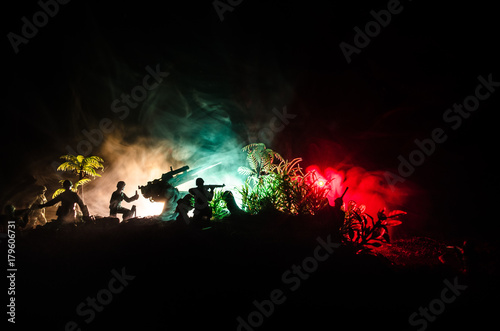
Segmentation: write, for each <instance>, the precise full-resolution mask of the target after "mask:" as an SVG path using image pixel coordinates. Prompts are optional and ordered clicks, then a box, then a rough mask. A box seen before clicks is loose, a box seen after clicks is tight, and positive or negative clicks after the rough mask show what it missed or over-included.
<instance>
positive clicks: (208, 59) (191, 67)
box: [1, 0, 500, 237]
mask: <svg viewBox="0 0 500 331" xmlns="http://www.w3.org/2000/svg"><path fill="white" fill-rule="evenodd" d="M239 2H240V1H233V3H239ZM388 4H389V6H390V7H391V8H392V9H393V10H394V11H397V12H398V13H397V14H392V15H391V18H390V22H389V23H388V24H386V26H385V27H380V31H375V32H373V33H372V34H373V35H374V36H373V37H370V41H369V43H367V45H366V46H365V47H362V48H359V49H358V51H357V52H358V53H352V54H351V56H350V63H348V61H347V60H346V57H345V55H344V54H343V52H342V49H341V47H340V46H339V45H340V44H341V43H342V42H345V43H348V44H350V45H352V46H355V41H354V39H355V36H356V34H357V32H356V31H355V30H354V28H355V27H359V29H361V30H363V31H364V30H365V26H366V24H367V23H369V22H371V21H374V17H373V15H372V14H371V13H370V12H371V11H374V12H375V13H379V12H380V11H381V10H387V8H388ZM40 8H41V7H40V6H39V4H38V3H37V2H36V1H22V2H21V1H19V2H11V3H9V4H8V10H4V11H3V17H2V22H3V23H4V24H3V31H4V42H3V45H4V48H3V54H4V56H3V64H4V70H3V73H4V81H5V83H6V84H5V85H4V86H6V88H7V90H6V93H5V95H4V98H5V101H6V102H4V103H3V117H2V121H1V123H2V135H3V136H4V139H3V140H2V141H3V144H2V154H3V160H2V169H3V171H2V180H1V182H2V184H1V186H2V191H3V192H2V195H1V204H2V206H3V205H4V204H6V203H7V202H12V203H14V204H16V203H18V204H20V205H22V204H23V203H25V202H24V201H23V200H16V199H20V197H19V196H18V195H17V193H18V192H19V191H22V190H24V189H26V187H28V186H29V185H31V184H33V182H32V181H30V179H29V178H32V177H34V178H35V179H36V183H37V184H43V185H47V186H48V187H49V192H50V193H51V192H52V191H53V190H55V189H56V188H57V179H54V178H53V177H52V176H53V168H52V166H51V164H52V163H53V162H54V161H57V160H58V156H60V155H63V154H66V153H67V152H68V151H67V148H66V146H68V145H69V146H71V148H73V149H75V150H76V149H77V146H78V143H79V142H80V141H82V139H85V137H84V136H83V135H82V130H87V131H91V130H93V129H96V128H98V127H99V123H100V122H101V121H102V119H105V118H106V119H110V123H112V125H114V126H115V130H114V131H113V137H116V136H118V137H119V139H120V140H121V141H122V142H124V144H131V145H133V144H135V143H137V142H138V141H141V143H142V144H147V141H150V140H151V141H155V139H165V138H167V139H168V140H169V141H170V142H172V144H175V143H176V142H177V143H178V144H179V145H177V146H172V147H169V148H174V149H176V150H178V149H179V150H182V148H184V147H186V148H187V147H188V146H187V144H189V146H191V147H192V146H196V147H199V148H200V149H201V150H202V151H203V153H202V154H203V156H205V155H208V154H209V153H210V152H211V151H221V150H222V151H225V148H226V147H227V146H225V145H224V144H223V143H222V142H221V141H218V140H217V139H218V138H217V137H216V135H217V134H222V133H223V132H226V131H224V130H228V131H227V134H228V137H231V139H233V140H234V141H236V142H237V143H238V144H240V146H239V147H241V146H243V145H244V144H246V143H248V142H256V141H258V140H262V139H258V138H259V137H260V138H262V129H263V128H268V127H269V125H270V124H269V123H270V121H272V118H273V117H274V116H276V115H275V113H273V111H272V110H273V109H276V110H277V111H278V112H279V113H282V112H283V108H284V107H286V111H287V112H288V114H293V116H294V117H293V119H292V118H290V121H289V123H288V124H286V125H285V126H284V129H283V130H280V131H279V132H275V133H274V134H273V137H264V138H268V139H267V141H265V143H266V144H267V145H268V147H270V148H273V149H274V150H276V151H278V152H280V153H281V154H282V155H284V156H285V157H287V158H294V157H302V158H303V159H304V161H303V162H304V165H312V164H315V165H318V166H320V167H327V166H329V165H334V164H338V163H342V164H347V165H353V166H359V167H363V168H364V169H366V170H367V171H379V172H381V173H384V172H386V171H390V172H392V173H395V174H397V173H398V165H399V163H400V160H399V159H398V156H400V155H402V156H403V157H404V158H406V159H408V156H409V154H410V153H411V152H412V151H414V150H415V149H416V148H417V146H416V145H415V142H414V141H415V139H419V141H423V140H424V139H428V138H430V137H431V136H432V132H433V130H435V129H436V128H441V129H442V130H443V132H444V134H445V135H446V137H447V138H446V141H444V142H442V143H437V144H436V146H435V150H434V151H433V152H432V153H430V155H429V156H426V157H425V161H424V162H423V163H422V164H421V165H419V166H417V167H415V171H414V172H413V173H412V174H411V175H410V176H408V177H407V178H406V180H405V182H404V183H400V184H397V185H401V189H402V190H403V191H404V192H406V193H407V194H408V196H407V197H406V200H405V205H404V206H401V208H403V209H406V210H407V211H409V214H410V215H411V217H410V220H409V222H411V224H408V225H407V228H406V229H407V231H408V232H409V233H411V232H412V231H413V232H414V233H416V234H432V235H434V236H443V237H445V236H447V235H450V233H453V234H457V235H458V236H460V235H465V234H467V233H471V232H473V233H477V234H478V235H494V234H493V233H492V231H490V230H489V229H490V228H491V226H493V224H495V223H496V221H497V220H496V219H495V218H496V216H495V215H496V212H497V211H496V206H497V201H498V198H499V194H498V190H497V186H498V184H499V176H498V172H497V166H496V164H497V161H496V155H495V154H496V151H498V148H497V141H498V139H497V131H498V124H497V122H496V119H497V118H498V116H497V115H496V113H497V111H498V109H499V108H498V103H499V102H498V101H499V96H498V95H497V94H498V93H500V91H496V92H495V91H494V89H495V88H496V89H500V87H499V86H497V87H494V84H497V85H500V83H492V84H493V85H492V86H490V88H491V89H492V90H491V91H490V93H489V96H488V97H487V98H486V97H485V100H482V101H480V102H479V106H478V107H477V110H475V111H474V112H471V113H470V116H469V113H467V116H468V118H463V119H462V120H461V122H460V123H459V122H457V121H458V120H457V119H454V120H451V118H448V122H447V121H446V120H445V119H444V118H443V116H444V114H445V113H446V112H447V110H448V109H450V108H453V105H454V104H455V103H456V104H461V103H463V102H464V99H465V98H466V97H469V96H474V95H475V93H476V87H477V86H478V84H480V80H478V77H479V76H482V77H483V78H484V79H486V80H488V77H489V76H490V80H491V81H493V82H500V72H499V71H498V66H497V61H498V58H499V57H498V55H499V54H498V52H499V51H498V47H497V46H498V45H497V44H498V17H497V10H496V9H494V4H493V3H492V2H486V1H484V4H482V3H480V2H474V3H473V4H472V3H468V4H465V3H460V2H449V3H447V4H439V5H438V4H436V2H432V1H423V0H418V1H417V0H415V1H408V0H406V1H401V2H400V4H399V6H398V5H397V3H396V2H394V1H369V2H358V1H350V2H336V1H314V2H305V1H282V2H277V1H263V0H262V1H257V0H254V1H251V0H246V1H241V3H240V4H238V5H237V6H235V7H234V8H233V10H232V11H229V10H228V11H225V12H224V13H223V14H222V16H223V18H224V19H223V21H221V19H220V16H219V15H218V13H217V11H216V9H215V8H214V5H213V3H212V1H166V2H165V1H163V2H154V1H140V2H137V1H135V2H130V1H106V2H102V1H76V0H73V1H71V2H69V3H67V4H64V5H59V9H58V12H57V13H56V14H54V15H53V17H50V18H48V19H47V22H46V24H42V26H41V27H39V28H38V32H37V33H36V34H35V35H34V36H32V37H31V38H27V39H26V40H27V43H21V44H19V45H17V46H16V47H17V48H18V52H17V54H16V52H15V50H14V48H15V47H13V45H12V43H11V42H10V41H9V33H11V32H12V33H14V34H16V35H19V36H22V31H21V30H22V28H23V24H25V23H24V22H23V21H22V18H23V17H26V18H27V19H28V21H30V22H32V21H33V15H34V14H35V13H36V12H38V11H40V10H41V9H40ZM39 17H41V18H40V20H43V16H39ZM42 23H44V22H42ZM372 26H376V25H373V24H372ZM11 36H12V35H11ZM16 38H17V37H16ZM358 41H359V40H358ZM147 66H149V68H153V69H154V68H156V67H157V66H158V67H159V68H160V70H161V71H162V72H168V73H169V74H168V76H167V77H164V78H163V81H162V82H161V84H159V86H158V87H157V88H155V89H153V90H152V91H150V92H148V95H147V98H146V99H145V100H144V101H141V102H140V103H139V105H137V106H136V107H135V108H133V109H130V113H129V114H128V116H122V117H124V119H121V118H120V116H121V115H124V113H123V112H117V111H116V112H115V111H113V110H112V104H113V102H114V100H116V99H117V98H120V95H121V94H122V93H125V94H130V93H131V90H132V89H133V88H134V87H135V86H137V85H141V84H142V82H143V78H144V76H145V75H146V74H148V71H147V69H146V67H147ZM486 92H487V88H482V89H481V93H483V94H482V95H485V94H486ZM130 108H131V107H130ZM115 110H116V109H115ZM207 116H208V119H207ZM290 116H292V115H290ZM455 116H456V115H455ZM174 118H184V119H186V118H187V119H188V121H187V123H188V124H186V122H182V123H183V126H180V125H177V124H178V123H176V122H175V121H174V120H173V119H174ZM106 123H107V122H106ZM211 123H212V124H213V123H217V126H213V125H212V124H211ZM219 125H222V127H223V128H225V129H224V130H222V131H221V130H220V127H221V126H219ZM452 126H455V129H453V127H452ZM221 132H222V133H221ZM259 132H260V136H259ZM266 132H268V131H266ZM106 137H107V136H103V140H106V139H107V138H106ZM441 138H442V135H441ZM144 139H145V141H146V143H144V142H143V141H144ZM148 139H150V140H148ZM227 141H228V140H227V139H226V140H224V142H227ZM98 145H99V146H93V148H92V153H91V154H92V155H100V154H101V155H102V153H104V152H103V151H102V150H101V149H100V148H101V147H102V146H101V144H98ZM221 145H224V146H222V147H221ZM237 147H238V146H237ZM176 155H177V156H175V157H174V156H172V157H171V156H168V157H169V158H170V159H175V160H177V161H178V164H174V165H176V166H181V165H182V163H183V162H184V161H186V160H189V161H191V162H194V161H193V160H194V159H195V158H196V153H194V154H192V155H189V157H186V158H185V159H183V157H182V155H183V154H182V153H180V154H179V152H177V154H176ZM109 161H110V162H112V158H109ZM165 171H168V169H166V170H165ZM152 179H154V178H151V180H152ZM23 183H27V184H26V185H24V184H23ZM23 185H24V186H23ZM17 201H20V202H17Z"/></svg>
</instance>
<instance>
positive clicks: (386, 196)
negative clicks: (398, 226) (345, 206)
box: [306, 165, 404, 216]
mask: <svg viewBox="0 0 500 331" xmlns="http://www.w3.org/2000/svg"><path fill="white" fill-rule="evenodd" d="M309 171H314V172H315V173H316V175H317V178H318V179H317V182H316V183H317V185H318V186H325V185H326V187H327V188H328V189H329V194H328V202H329V204H330V205H331V206H333V205H334V200H335V198H338V197H340V196H341V195H342V194H343V193H344V190H345V189H346V188H347V187H349V190H348V191H347V193H346V195H345V196H344V199H343V200H344V203H347V202H349V201H351V200H354V201H356V203H357V204H359V205H361V204H362V205H365V206H366V212H367V213H368V214H370V215H372V216H376V215H377V212H378V211H379V210H380V209H383V208H386V209H387V210H393V209H395V208H400V205H401V204H402V202H403V201H404V195H403V194H401V192H399V190H398V189H397V188H391V187H390V186H389V185H388V184H387V182H386V181H385V178H384V176H383V173H382V172H381V171H367V170H365V169H363V168H361V167H352V168H348V169H346V170H337V169H334V168H332V167H328V168H326V169H320V168H319V167H318V166H316V165H312V166H309V167H307V168H306V172H309Z"/></svg>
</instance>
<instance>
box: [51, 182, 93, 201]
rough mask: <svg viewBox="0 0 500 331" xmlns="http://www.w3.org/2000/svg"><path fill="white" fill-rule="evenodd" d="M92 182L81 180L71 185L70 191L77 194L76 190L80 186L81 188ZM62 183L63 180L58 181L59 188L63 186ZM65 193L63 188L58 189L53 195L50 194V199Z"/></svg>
mask: <svg viewBox="0 0 500 331" xmlns="http://www.w3.org/2000/svg"><path fill="white" fill-rule="evenodd" d="M91 181H92V180H91V179H90V178H82V179H80V180H79V181H77V182H75V184H73V187H72V188H71V191H73V192H77V191H78V189H79V188H80V186H83V185H84V184H87V183H89V182H91ZM63 183H64V179H61V180H60V181H59V184H61V186H62V185H63ZM64 191H65V189H64V188H59V189H57V190H56V191H55V192H54V194H52V199H53V198H55V197H57V196H58V195H59V194H61V193H63V192H64Z"/></svg>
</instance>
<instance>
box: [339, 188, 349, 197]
mask: <svg viewBox="0 0 500 331" xmlns="http://www.w3.org/2000/svg"><path fill="white" fill-rule="evenodd" d="M348 189H349V186H348V187H346V188H345V191H344V193H342V196H341V197H340V198H341V199H344V195H345V194H346V192H347V190H348Z"/></svg>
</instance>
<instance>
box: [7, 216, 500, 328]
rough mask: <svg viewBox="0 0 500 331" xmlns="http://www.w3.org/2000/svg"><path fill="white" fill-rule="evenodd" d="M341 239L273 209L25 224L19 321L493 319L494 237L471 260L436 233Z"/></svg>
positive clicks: (441, 322)
mask: <svg viewBox="0 0 500 331" xmlns="http://www.w3.org/2000/svg"><path fill="white" fill-rule="evenodd" d="M49 225H50V224H49ZM336 240H338V238H337V235H336V234H335V233H330V232H329V226H328V224H327V223H323V225H321V224H315V223H314V222H310V220H307V219H298V218H284V219H283V218H279V217H275V216H272V215H269V216H266V217H258V218H257V217H256V218H253V219H252V218H250V219H246V220H232V221H230V222H229V223H216V224H213V226H212V227H211V228H210V229H204V230H203V229H202V227H195V226H186V225H185V224H184V223H183V222H167V223H165V222H160V221H157V220H155V219H135V220H131V221H129V222H128V223H121V224H117V223H113V222H112V220H111V221H110V220H109V219H100V220H99V219H98V220H97V221H96V222H95V223H93V224H80V225H78V226H64V227H59V228H57V229H56V228H55V227H52V228H51V227H50V226H46V227H43V228H38V229H35V230H31V231H25V232H23V233H18V236H17V241H16V246H17V250H16V261H17V268H18V272H17V279H16V325H15V326H16V329H23V330H31V329H33V330H35V329H46V330H78V329H81V330H129V329H130V330H133V329H137V330H203V329H214V330H300V329H304V330H340V329H350V330H370V329H377V330H378V329H383V330H406V329H408V330H424V329H429V330H461V329H465V328H467V327H468V326H473V327H474V329H482V327H484V326H486V325H488V323H491V322H492V321H495V319H496V314H497V307H498V292H499V291H498V281H497V278H496V277H498V264H497V262H496V261H497V260H496V256H497V252H498V251H497V250H496V248H495V247H494V246H492V245H489V246H488V245H487V244H481V243H479V244H478V245H476V246H475V247H476V248H475V249H474V252H473V253H471V254H470V256H468V257H469V260H468V262H467V263H468V269H467V272H463V270H460V269H461V266H460V263H457V261H458V260H453V258H447V259H445V262H446V263H442V262H440V261H439V259H438V257H439V255H441V254H442V253H443V252H444V251H445V250H446V248H445V246H446V244H444V243H438V242H436V241H433V240H431V239H427V238H413V239H407V240H400V241H396V242H394V243H393V245H392V246H390V247H388V248H387V249H382V250H379V251H378V253H379V254H378V255H368V254H357V255H356V254H354V253H353V252H352V251H350V250H348V249H347V248H345V247H334V246H335V245H333V244H332V243H333V242H335V241H336ZM2 245H4V243H2ZM448 261H449V263H448ZM297 266H300V269H298V267H297ZM447 284H455V285H452V286H458V288H455V289H454V290H451V289H450V290H445V288H449V286H448V285H447ZM443 292H444V294H443ZM443 295H444V297H443ZM273 301H274V302H273ZM444 301H446V302H444ZM271 304H272V306H271ZM257 306H260V310H261V311H260V312H259V308H257ZM429 306H431V307H429ZM420 307H422V309H424V310H425V311H427V312H428V313H429V314H430V315H429V316H430V317H429V318H427V319H429V320H430V321H429V322H427V321H426V320H425V319H426V318H425V317H423V316H421V315H418V316H417V315H415V316H414V319H413V321H414V322H413V324H414V325H411V324H410V323H409V317H410V316H411V315H412V314H413V313H414V312H417V313H418V311H419V309H420ZM255 311H257V312H255ZM432 312H434V313H435V314H433V313H432ZM266 315H267V316H266ZM239 317H241V318H240V319H238V318H239ZM241 321H244V322H241ZM424 321H425V322H424ZM493 325H496V324H493ZM485 329H486V328H485Z"/></svg>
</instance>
